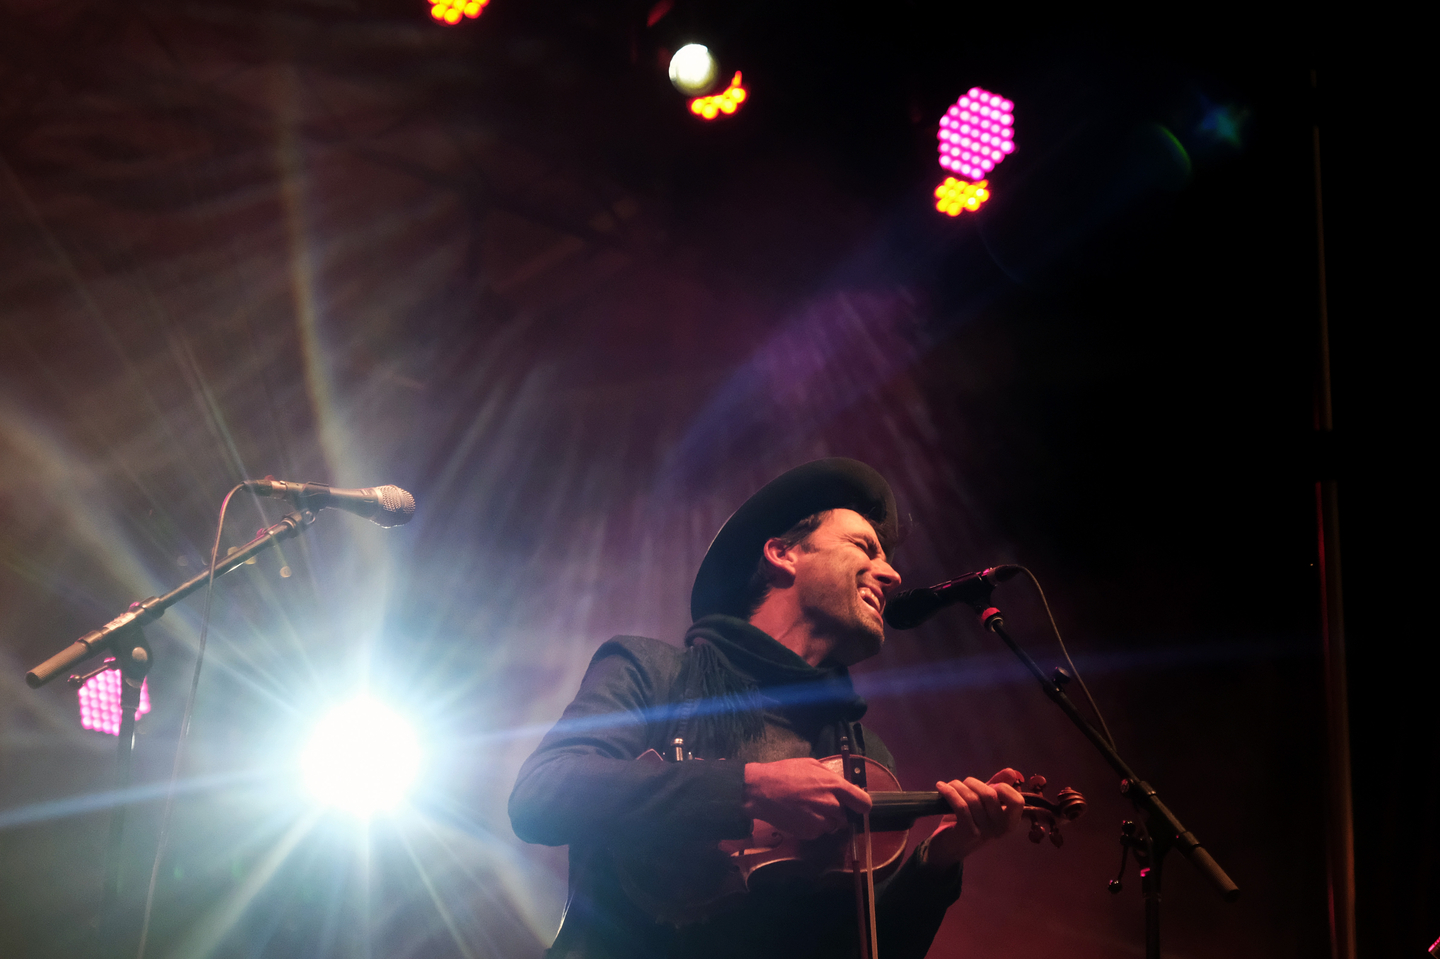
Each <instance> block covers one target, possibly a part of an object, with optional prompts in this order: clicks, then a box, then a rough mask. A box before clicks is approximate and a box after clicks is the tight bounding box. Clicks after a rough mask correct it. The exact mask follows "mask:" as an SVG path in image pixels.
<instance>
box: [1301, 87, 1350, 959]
mask: <svg viewBox="0 0 1440 959" xmlns="http://www.w3.org/2000/svg"><path fill="white" fill-rule="evenodd" d="M1310 86H1311V90H1312V94H1313V96H1314V99H1315V104H1314V108H1315V121H1314V124H1313V126H1312V128H1311V147H1312V151H1313V153H1314V160H1315V252H1316V267H1317V276H1318V294H1319V297H1318V299H1319V304H1318V305H1319V316H1318V319H1319V326H1320V329H1319V334H1320V336H1319V340H1320V342H1319V356H1318V360H1319V363H1318V369H1317V371H1316V372H1317V383H1316V391H1315V433H1316V441H1317V446H1318V447H1319V453H1320V455H1319V463H1318V464H1317V465H1318V466H1319V473H1318V476H1317V478H1316V481H1315V531H1316V554H1317V555H1316V568H1317V569H1318V570H1319V572H1320V645H1321V655H1322V657H1323V669H1324V673H1325V726H1326V747H1327V748H1326V760H1327V761H1326V766H1327V768H1326V776H1325V780H1326V782H1325V787H1326V788H1325V799H1326V802H1325V839H1326V842H1325V852H1326V857H1325V858H1326V878H1327V885H1328V893H1329V896H1328V898H1329V906H1330V955H1331V959H1355V820H1354V804H1353V800H1352V797H1351V792H1350V703H1349V688H1348V682H1347V679H1346V667H1345V608H1344V605H1343V603H1342V599H1343V595H1342V592H1341V588H1340V498H1339V484H1338V483H1337V481H1336V475H1335V471H1336V466H1337V464H1336V463H1335V452H1334V440H1333V435H1334V429H1335V417H1334V407H1333V405H1332V402H1331V393H1330V305H1329V294H1328V291H1327V290H1326V285H1325V204H1324V191H1323V190H1322V188H1321V181H1320V102H1319V84H1318V82H1317V77H1316V75H1315V71H1313V70H1312V71H1310Z"/></svg>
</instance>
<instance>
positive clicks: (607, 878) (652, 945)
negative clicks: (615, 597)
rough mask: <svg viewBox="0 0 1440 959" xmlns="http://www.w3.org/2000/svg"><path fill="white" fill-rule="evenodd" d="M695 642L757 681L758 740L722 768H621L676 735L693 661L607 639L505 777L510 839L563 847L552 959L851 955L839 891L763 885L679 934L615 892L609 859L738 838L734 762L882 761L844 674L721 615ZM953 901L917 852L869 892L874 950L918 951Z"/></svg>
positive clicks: (955, 885) (907, 955)
mask: <svg viewBox="0 0 1440 959" xmlns="http://www.w3.org/2000/svg"><path fill="white" fill-rule="evenodd" d="M707 637H709V638H710V640H711V641H713V642H714V643H715V644H716V645H717V646H718V645H723V648H724V649H726V651H727V652H728V654H729V655H728V665H729V666H730V667H731V668H732V669H733V670H734V672H736V673H738V674H740V675H741V676H743V677H745V678H747V679H748V680H750V681H751V682H753V683H754V684H755V686H756V687H758V690H759V702H760V703H761V704H762V706H763V713H764V729H765V731H764V734H763V735H762V736H761V737H758V739H755V740H754V741H751V742H749V743H746V744H745V745H744V746H743V747H742V748H741V749H740V750H739V751H738V752H737V753H736V754H735V755H734V756H733V757H731V758H730V759H729V760H728V761H715V760H714V759H713V758H712V759H707V760H705V761H693V762H666V763H663V764H659V763H657V764H648V763H637V762H635V760H636V758H637V757H638V756H640V755H641V754H642V753H644V752H645V751H646V750H648V749H652V748H654V749H657V750H662V751H663V749H664V747H665V746H666V744H667V743H669V742H670V739H671V737H672V736H673V734H674V733H675V732H676V730H677V729H685V728H689V727H688V725H687V724H688V723H689V720H690V718H691V717H690V716H689V715H688V714H687V713H686V712H685V711H684V710H682V709H679V708H678V704H679V703H680V702H681V700H682V699H683V698H684V697H683V695H682V691H681V690H678V689H677V677H678V676H679V675H680V673H681V667H682V664H683V663H684V662H685V659H686V656H687V655H693V653H688V654H687V652H686V651H684V650H680V649H677V648H675V647H674V646H671V645H669V644H666V643H661V642H659V641H657V640H653V639H645V638H642V637H637V636H621V637H617V638H615V639H612V640H610V641H609V642H607V643H605V644H604V645H603V646H601V647H600V649H599V650H598V651H597V652H596V653H595V657H594V658H593V659H592V660H591V663H590V668H589V670H588V671H587V672H586V674H585V678H584V680H582V682H581V685H580V691H579V693H578V694H576V696H575V699H574V701H573V702H571V704H570V705H569V706H568V707H567V708H566V710H565V713H564V716H563V717H562V718H561V720H560V722H559V723H557V724H556V725H555V727H554V728H553V729H552V730H551V731H550V732H549V733H548V734H547V735H546V736H545V738H544V740H543V741H542V742H541V744H540V746H539V748H538V749H536V750H535V753H534V754H533V755H531V757H530V758H529V759H528V760H526V762H525V765H524V766H523V767H522V768H521V770H520V776H519V778H518V780H517V782H516V784H515V789H514V792H513V793H512V794H511V796H510V820H511V823H512V825H513V826H514V829H515V834H516V835H517V836H519V837H520V838H521V839H524V840H525V841H527V842H535V843H543V844H545V845H551V846H558V845H568V846H570V901H569V903H568V904H567V906H566V914H565V918H564V920H563V923H562V927H561V930H560V933H559V935H558V937H557V938H556V941H555V944H554V946H553V947H552V948H551V950H550V952H549V953H548V955H549V956H550V957H551V959H561V957H563V959H720V957H736V959H739V957H744V959H767V957H774V959H782V957H783V959H805V957H814V959H820V957H827V959H828V957H845V956H851V955H855V954H856V953H857V951H858V945H857V934H856V921H855V901H854V893H853V890H852V889H851V888H850V887H849V886H848V885H831V886H822V887H817V886H816V884H815V883H813V882H810V883H803V884H800V883H796V884H790V885H784V884H782V885H780V886H778V887H774V888H771V887H767V888H766V889H765V890H764V891H763V892H761V891H758V890H757V891H755V892H752V893H751V894H750V895H748V896H747V897H746V898H745V899H744V901H743V903H742V904H741V905H740V906H738V907H737V908H734V909H731V910H729V911H726V912H724V913H722V914H721V915H718V916H715V917H713V918H711V919H709V920H707V921H704V922H699V923H692V924H686V925H683V926H681V927H679V928H676V927H675V926H673V925H669V924H666V923H661V922H656V921H654V920H653V919H652V918H651V917H650V915H649V914H647V913H646V912H644V911H642V910H641V909H640V908H639V907H637V906H636V905H635V904H634V902H632V900H631V897H630V896H629V895H627V894H626V892H625V891H624V888H623V882H622V878H621V875H620V872H617V853H616V851H617V850H619V851H620V853H619V858H621V859H624V858H626V857H627V856H628V855H629V854H630V853H632V852H634V851H637V850H639V851H642V859H643V855H645V854H649V855H661V856H663V855H665V854H666V853H665V850H666V849H667V848H677V847H683V846H685V845H686V844H689V845H692V846H693V845H696V844H714V843H717V842H719V841H721V840H725V839H743V838H745V837H747V836H749V835H750V830H751V825H752V824H751V822H750V820H749V819H748V818H746V817H745V816H744V815H743V813H742V812H741V802H742V792H743V789H744V774H745V762H746V761H751V762H755V761H761V762H764V761H772V760H775V759H784V758H792V757H794V756H803V755H810V756H814V757H816V758H821V757H824V756H827V755H834V754H835V753H837V752H838V751H839V738H840V736H842V735H847V736H849V737H850V739H851V741H852V743H854V746H855V749H856V751H857V752H861V753H864V754H866V755H869V756H870V757H871V758H873V759H876V760H878V761H880V762H882V763H884V764H885V765H886V766H889V767H891V768H892V770H893V767H894V761H893V759H892V758H891V756H890V753H889V751H888V750H887V749H886V748H885V747H884V745H883V744H882V743H881V742H880V741H879V739H878V738H877V737H876V736H875V734H874V733H873V732H870V731H868V730H866V729H864V728H863V727H861V726H860V724H859V723H858V722H856V720H858V719H859V717H860V715H861V714H863V712H864V711H865V704H864V701H863V700H862V699H861V698H860V697H859V696H858V695H857V694H856V693H855V692H854V688H853V687H852V686H851V684H850V678H849V675H848V673H847V672H846V671H845V669H844V668H843V667H835V668H833V669H816V668H814V667H811V666H809V665H808V664H806V663H805V662H804V660H802V659H800V657H798V656H796V655H795V654H794V653H793V652H791V651H790V650H788V649H786V648H785V647H784V646H781V645H780V644H779V643H777V642H775V640H773V639H771V638H770V637H769V636H768V635H766V634H765V633H763V632H761V631H760V630H758V629H756V628H755V627H753V626H751V625H750V624H749V623H747V622H745V621H743V620H739V619H734V618H732V617H726V616H708V617H705V618H704V619H701V620H700V621H698V622H697V623H696V624H695V626H694V627H692V628H691V631H690V633H689V634H687V646H688V645H690V644H692V643H694V642H696V641H697V639H698V640H699V641H700V642H702V643H703V642H705V641H706V638H707ZM618 868H620V869H622V870H623V868H624V867H623V865H622V866H621V867H618ZM959 894H960V870H959V868H958V867H955V868H952V869H950V870H947V871H944V872H941V871H939V870H934V869H930V868H928V867H926V866H925V864H924V849H923V848H922V849H920V850H917V851H916V854H915V855H913V856H912V857H911V859H910V860H909V861H908V862H906V864H905V865H904V866H903V867H902V868H901V869H900V871H899V872H898V873H897V874H896V875H895V876H894V877H892V878H891V879H890V880H889V882H888V883H886V884H885V885H884V888H883V891H880V892H878V893H877V910H878V915H879V919H878V922H877V925H878V928H879V935H880V954H881V955H883V956H885V957H886V959H920V957H922V956H924V955H925V952H926V950H928V949H929V947H930V942H931V940H932V939H933V938H934V936H935V932H936V930H937V929H938V928H939V926H940V922H941V920H942V919H943V918H944V915H945V910H946V909H947V908H948V907H949V906H950V904H951V903H953V902H954V901H955V899H956V898H957V897H958V896H959Z"/></svg>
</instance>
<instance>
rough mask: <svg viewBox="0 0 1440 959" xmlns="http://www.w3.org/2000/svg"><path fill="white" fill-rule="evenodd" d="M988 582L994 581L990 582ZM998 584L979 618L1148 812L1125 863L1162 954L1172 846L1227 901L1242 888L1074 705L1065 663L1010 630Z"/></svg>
mask: <svg viewBox="0 0 1440 959" xmlns="http://www.w3.org/2000/svg"><path fill="white" fill-rule="evenodd" d="M986 586H989V583H988V582H987V583H986ZM993 588H994V587H993V586H990V588H989V589H986V590H984V593H985V595H984V599H983V601H980V600H977V601H971V602H969V603H968V605H969V606H970V607H971V608H972V609H974V610H975V612H976V614H977V615H978V616H979V617H980V624H981V625H982V626H984V627H985V628H986V629H988V630H990V631H991V632H992V633H994V634H995V635H996V636H999V637H1000V639H1001V640H1003V641H1004V643H1005V645H1006V646H1009V647H1010V651H1011V652H1012V653H1014V654H1015V655H1016V656H1017V657H1019V659H1020V662H1022V663H1024V664H1025V668H1026V669H1028V670H1030V673H1031V675H1033V676H1034V677H1035V678H1036V680H1038V681H1039V683H1040V689H1041V691H1042V692H1044V693H1045V695H1046V696H1047V697H1049V699H1050V701H1051V702H1053V703H1054V704H1055V705H1056V706H1059V707H1060V711H1061V712H1063V713H1064V714H1065V715H1066V716H1067V717H1069V719H1070V721H1071V722H1072V723H1074V724H1075V726H1076V728H1078V729H1079V730H1080V732H1082V733H1084V735H1085V738H1086V739H1088V740H1090V742H1091V744H1092V745H1094V747H1095V748H1096V749H1097V750H1099V751H1100V755H1101V756H1102V757H1104V759H1105V761H1106V762H1107V763H1109V764H1110V768H1111V769H1113V770H1115V772H1116V773H1118V774H1119V775H1120V777H1121V778H1120V792H1121V794H1122V795H1124V796H1125V798H1127V799H1129V800H1130V802H1131V803H1133V804H1134V806H1135V809H1136V811H1137V812H1138V813H1139V814H1140V815H1141V816H1142V817H1143V818H1144V835H1143V836H1141V837H1139V838H1136V837H1134V836H1133V835H1132V829H1131V828H1128V827H1131V826H1132V824H1130V823H1126V824H1125V826H1126V827H1127V828H1125V830H1124V835H1123V836H1122V837H1121V840H1120V841H1121V844H1122V849H1121V857H1122V858H1121V869H1122V871H1123V869H1124V858H1123V857H1124V856H1125V855H1126V853H1128V852H1133V853H1134V855H1135V860H1136V862H1137V863H1138V864H1139V865H1140V867H1141V869H1140V888H1141V892H1142V894H1143V895H1144V898H1145V957H1146V959H1160V875H1161V869H1162V867H1163V866H1164V862H1165V855H1166V854H1167V853H1168V852H1169V851H1170V850H1171V849H1172V848H1176V849H1179V850H1180V854H1181V855H1183V856H1184V857H1185V858H1186V859H1188V860H1190V864H1191V865H1193V866H1194V867H1195V868H1196V869H1198V870H1199V871H1200V874H1201V875H1202V876H1204V877H1205V878H1206V879H1207V880H1209V882H1210V885H1212V886H1214V887H1215V891H1216V892H1218V893H1219V894H1220V897H1221V898H1222V899H1224V900H1225V901H1226V902H1234V901H1235V900H1236V899H1238V898H1239V896H1240V888H1239V887H1238V886H1236V885H1235V883H1234V882H1232V881H1231V879H1230V877H1229V876H1227V875H1226V874H1225V870H1223V869H1221V868H1220V865H1219V863H1217V862H1216V861H1215V860H1214V859H1213V858H1211V856H1210V854H1209V853H1208V852H1206V851H1205V847H1204V846H1202V845H1200V840H1198V839H1196V838H1195V834H1194V833H1192V832H1190V830H1188V829H1186V828H1185V827H1184V825H1182V824H1181V822H1180V820H1179V819H1178V818H1176V816H1175V814H1174V813H1173V812H1171V811H1170V809H1169V807H1167V806H1166V805H1165V804H1164V803H1162V802H1161V801H1160V797H1159V796H1158V795H1156V793H1155V789H1154V788H1153V787H1152V786H1151V785H1150V784H1149V783H1147V782H1145V781H1144V780H1143V779H1141V778H1140V777H1139V776H1138V775H1136V773H1135V771H1134V770H1133V769H1131V768H1130V765H1129V764H1128V763H1126V762H1125V760H1124V759H1122V758H1121V757H1120V754H1119V753H1118V752H1116V751H1115V747H1114V746H1112V745H1110V742H1109V741H1108V740H1107V739H1106V738H1105V737H1104V736H1103V735H1101V733H1100V731H1099V730H1098V729H1096V728H1095V726H1094V725H1093V724H1091V722H1090V720H1088V719H1086V718H1085V717H1084V716H1082V715H1081V714H1080V710H1078V709H1077V708H1075V703H1074V702H1073V701H1072V700H1071V699H1070V697H1069V696H1068V695H1066V693H1065V690H1064V688H1063V686H1064V684H1065V683H1068V682H1069V681H1070V677H1069V675H1068V674H1067V673H1066V672H1065V671H1064V670H1061V669H1057V670H1055V676H1054V677H1053V678H1052V677H1048V676H1046V675H1045V673H1044V671H1043V670H1041V669H1040V667H1039V666H1038V665H1036V663H1035V660H1033V659H1031V658H1030V655H1029V654H1028V653H1026V652H1025V650H1023V649H1021V648H1020V647H1019V646H1018V645H1017V644H1016V642H1015V640H1013V639H1011V638H1010V634H1009V633H1007V632H1005V620H1004V618H1003V615H1002V614H1001V612H1000V610H998V609H996V608H995V607H994V606H991V605H990V597H989V593H990V591H991V590H993ZM1110 888H1111V891H1113V892H1118V891H1119V890H1120V884H1119V880H1118V879H1117V880H1116V881H1115V882H1113V883H1111V886H1110Z"/></svg>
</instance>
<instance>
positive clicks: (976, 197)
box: [935, 176, 990, 216]
mask: <svg viewBox="0 0 1440 959" xmlns="http://www.w3.org/2000/svg"><path fill="white" fill-rule="evenodd" d="M989 186H990V181H989V180H981V181H980V182H979V183H967V182H965V181H964V180H957V179H955V178H954V177H953V176H947V177H946V178H945V182H944V183H942V184H940V185H939V186H937V187H936V188H935V209H937V210H939V211H940V212H941V213H944V214H945V215H946V216H959V215H960V214H962V213H964V212H965V211H966V210H969V211H971V212H972V213H973V212H974V211H976V210H978V209H980V208H981V207H982V206H984V205H985V201H986V200H988V199H990V190H989Z"/></svg>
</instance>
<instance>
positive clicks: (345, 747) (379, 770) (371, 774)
mask: <svg viewBox="0 0 1440 959" xmlns="http://www.w3.org/2000/svg"><path fill="white" fill-rule="evenodd" d="M300 765H301V770H302V772H303V775H304V778H305V785H306V788H307V789H308V790H309V791H310V794H311V795H312V796H314V797H315V799H317V800H318V801H320V802H321V803H323V804H324V805H327V806H336V807H338V808H340V809H344V810H347V811H349V812H351V813H354V814H355V815H357V816H361V817H368V816H369V815H371V814H372V813H376V812H384V811H387V810H391V809H394V808H395V807H396V806H398V805H400V802H401V800H403V799H404V798H405V794H406V793H407V792H408V791H409V789H410V784H411V783H412V782H414V780H415V774H416V773H417V772H418V771H419V768H420V741H419V739H418V738H417V737H416V735H415V730H414V728H412V727H411V725H410V724H409V723H408V722H406V721H405V719H404V718H403V717H402V716H400V714H399V713H397V712H395V710H393V709H391V708H390V707H389V706H386V705H384V704H383V703H380V702H377V701H376V700H373V699H370V698H361V699H356V700H353V701H351V702H349V703H346V704H345V705H343V706H340V707H338V708H336V709H335V710H334V711H333V712H332V713H330V715H328V716H326V717H325V718H324V719H322V720H321V721H320V724H319V725H318V726H316V727H315V731H314V733H313V734H312V735H311V737H310V742H309V743H308V744H307V745H306V746H305V749H304V751H303V752H302V753H301V756H300Z"/></svg>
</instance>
